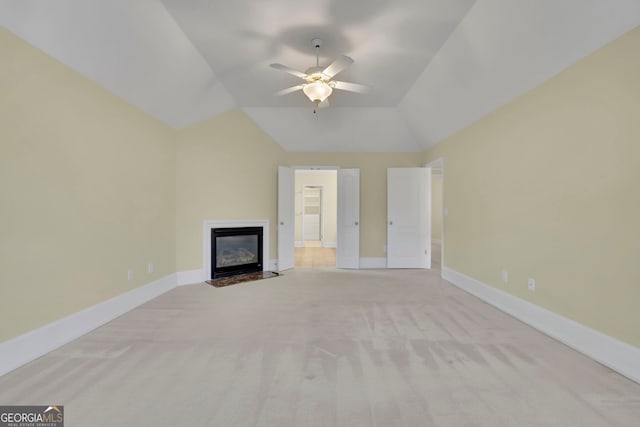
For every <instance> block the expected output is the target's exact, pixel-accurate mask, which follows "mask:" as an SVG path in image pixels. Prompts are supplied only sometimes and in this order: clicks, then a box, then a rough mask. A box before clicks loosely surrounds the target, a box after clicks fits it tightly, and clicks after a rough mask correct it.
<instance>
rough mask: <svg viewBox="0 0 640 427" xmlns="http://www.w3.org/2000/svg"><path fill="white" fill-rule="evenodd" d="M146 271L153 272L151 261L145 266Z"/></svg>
mask: <svg viewBox="0 0 640 427" xmlns="http://www.w3.org/2000/svg"><path fill="white" fill-rule="evenodd" d="M147 272H148V273H149V274H151V273H153V263H152V262H150V263H149V265H148V266H147Z"/></svg>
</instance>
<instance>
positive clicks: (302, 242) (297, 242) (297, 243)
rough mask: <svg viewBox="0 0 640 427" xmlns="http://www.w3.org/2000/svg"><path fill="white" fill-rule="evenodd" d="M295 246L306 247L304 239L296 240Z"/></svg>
mask: <svg viewBox="0 0 640 427" xmlns="http://www.w3.org/2000/svg"><path fill="white" fill-rule="evenodd" d="M294 246H295V247H296V248H304V240H296V241H295V243H294Z"/></svg>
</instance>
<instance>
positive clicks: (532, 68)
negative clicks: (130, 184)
mask: <svg viewBox="0 0 640 427" xmlns="http://www.w3.org/2000/svg"><path fill="white" fill-rule="evenodd" d="M0 24H1V25H3V26H4V27H6V28H8V29H9V30H11V31H12V32H14V33H15V34H17V35H18V36H20V37H22V38H23V39H25V40H27V41H28V42H30V43H32V44H33V45H35V46H38V47H39V48H40V49H42V50H43V51H45V52H47V53H48V54H50V55H52V56H53V57H55V58H57V59H59V60H60V61H62V62H63V63H65V64H67V65H69V66H70V67H72V68H74V69H75V70H77V71H78V72H80V73H82V74H83V75H85V76H87V77H88V78H90V79H92V80H94V81H96V82H97V83H99V84H101V85H102V86H104V87H105V88H107V89H108V90H110V91H111V92H113V93H115V94H117V95H118V96H120V97H122V98H124V99H125V100H127V101H128V102H130V103H132V104H134V105H136V106H138V107H139V108H141V109H142V110H144V111H146V112H147V113H149V114H150V115H152V116H153V117H155V118H157V119H159V120H161V121H163V122H165V123H167V124H168V125H170V126H172V127H174V128H181V127H184V126H188V125H190V124H193V123H196V122H199V121H201V120H205V119H208V118H211V117H215V116H217V115H219V114H221V113H223V112H225V111H228V110H231V109H235V108H241V109H242V110H244V111H245V112H246V113H247V114H248V115H249V116H250V117H251V118H252V119H253V120H254V121H255V122H256V123H257V124H258V125H259V126H260V127H262V128H263V129H264V131H265V132H267V133H268V134H269V135H271V136H272V137H273V138H274V139H275V140H276V141H277V142H278V143H279V144H280V145H281V146H282V147H283V148H284V149H286V150H289V151H345V152H346V151H355V152H357V151H421V150H424V149H426V148H428V147H430V146H432V145H434V144H436V143H438V142H440V141H442V140H443V139H444V138H446V137H448V136H450V135H451V134H453V133H455V132H457V131H458V130H460V129H462V128H464V127H466V126H467V125H469V124H470V123H472V122H473V121H475V120H477V119H478V118H480V117H482V116H483V115H485V114H487V113H489V112H491V111H492V110H494V109H496V108H498V107H500V106H501V105H504V104H505V103H507V102H509V101H510V100H512V99H513V98H515V97H517V96H519V95H521V94H522V93H524V92H526V91H527V90H529V89H531V88H533V87H535V86H536V85H538V84H540V83H542V82H543V81H545V80H546V79H548V78H550V77H552V76H553V75H554V74H556V73H558V72H559V71H561V70H563V69H564V68H566V67H568V66H569V65H571V64H573V63H575V62H576V61H578V60H579V59H581V58H583V57H585V56H586V55H588V54H589V53H591V52H593V51H595V50H597V49H598V48H600V47H602V46H603V45H605V44H606V43H608V42H610V41H612V40H613V39H615V38H616V37H618V36H620V35H621V34H623V33H625V32H627V31H629V30H631V29H633V28H635V27H636V26H638V25H640V1H638V0H537V1H530V0H476V1H474V0H349V1H347V0H316V1H303V0H298V1H291V0H260V1H255V0H252V1H249V0H164V1H160V0H137V1H128V0H111V1H104V0H56V1H41V0H22V1H15V0H0ZM316 37H319V38H321V39H322V40H323V46H322V48H321V50H320V63H321V65H328V64H329V63H330V62H331V61H332V60H333V59H334V58H336V57H337V56H338V55H348V56H350V57H352V58H353V59H354V60H355V63H354V64H353V65H352V66H351V67H349V68H348V69H347V70H345V71H343V72H342V73H340V74H338V76H337V78H338V79H339V80H344V81H349V82H356V83H362V84H366V85H368V86H370V87H371V91H370V92H369V93H367V94H358V93H350V92H342V91H337V90H336V91H334V94H332V95H331V97H330V101H331V107H329V108H327V109H322V110H320V111H319V114H317V115H314V114H313V105H312V104H311V102H310V101H309V100H308V99H307V98H306V97H305V96H304V94H302V93H301V92H294V93H291V94H288V95H285V96H280V97H276V96H274V93H275V92H277V91H278V90H280V89H284V88H286V87H290V86H294V85H297V84H299V82H300V81H299V80H298V79H297V78H296V77H295V76H292V75H290V74H286V73H283V72H279V71H277V70H274V69H271V68H270V67H269V64H270V63H273V62H278V63H282V64H285V65H287V66H290V67H291V68H294V69H298V70H301V71H304V70H306V69H307V68H308V67H309V66H312V65H314V63H315V52H314V49H313V46H312V44H311V40H312V39H313V38H316Z"/></svg>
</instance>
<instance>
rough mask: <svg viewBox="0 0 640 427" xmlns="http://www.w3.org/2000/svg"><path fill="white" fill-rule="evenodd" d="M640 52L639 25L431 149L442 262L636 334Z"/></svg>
mask: <svg viewBox="0 0 640 427" xmlns="http://www.w3.org/2000/svg"><path fill="white" fill-rule="evenodd" d="M638 52H640V29H636V30H634V31H632V32H630V33H628V34H626V35H625V36H623V37H621V38H620V39H618V40H617V41H614V42H613V43H611V44H610V45H608V46H606V47H604V48H603V49H601V50H599V51H598V52H596V53H594V54H593V55H591V56H589V57H587V58H586V59H584V60H582V61H580V62H579V63H577V64H576V65H574V66H572V67H570V68H569V69H567V70H566V71H564V72H562V73H561V74H559V75H557V76H556V77H554V78H552V79H551V80H549V81H547V82H546V83H544V84H543V85H541V86H539V87H537V88H535V89H534V90H532V91H530V92H529V93H527V94H525V95H524V96H522V97H520V98H519V99H517V100H515V101H513V102H511V103H510V104H508V105H506V106H505V107H503V108H501V109H499V110H498V111H495V112H494V113H492V114H490V115H488V116H486V117H485V118H483V119H481V120H479V121H478V122H476V123H475V124H473V125H472V126H469V127H468V128H467V129H465V130H463V131H461V132H459V133H458V134H456V135H454V136H453V137H451V138H449V139H448V140H447V141H445V142H443V143H442V144H440V145H438V146H436V147H435V148H434V149H432V150H430V151H429V152H428V153H427V156H426V158H425V160H426V161H428V160H432V159H435V158H438V157H444V159H445V166H446V170H445V190H444V191H445V197H446V206H447V207H448V209H449V215H448V216H447V218H446V221H445V226H446V228H445V236H446V245H445V257H444V260H445V265H446V266H448V267H450V268H453V269H455V270H457V271H460V272H462V273H464V274H467V275H469V276H471V277H474V278H476V279H478V280H481V281H483V282H485V283H487V284H489V285H492V286H495V287H497V288H500V289H502V290H504V291H507V292H509V293H511V294H513V295H516V296H518V297H520V298H523V299H526V300H529V301H531V302H533V303H535V304H538V305H540V306H542V307H545V308H547V309H549V310H552V311H554V312H556V313H559V314H561V315H563V316H566V317H569V318H571V319H574V320H576V321H578V322H580V323H582V324H585V325H587V326H590V327H592V328H594V329H596V330H599V331H602V332H604V333H606V334H609V335H611V336H614V337H616V338H618V339H621V340H623V341H626V342H627V343H629V344H632V345H635V346H640V327H639V326H638V325H640V310H639V309H638V302H639V301H640V263H639V262H638V257H639V256H640V225H639V224H640V220H639V218H640V191H639V190H638V183H640V120H639V118H640V79H639V78H638V76H640V55H638ZM502 269H506V270H508V272H509V283H508V284H507V285H504V284H501V282H500V271H501V270H502ZM528 277H532V278H535V279H536V285H537V289H536V291H535V293H531V292H528V291H527V286H526V283H527V278H528Z"/></svg>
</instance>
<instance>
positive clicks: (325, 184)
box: [295, 171, 338, 244]
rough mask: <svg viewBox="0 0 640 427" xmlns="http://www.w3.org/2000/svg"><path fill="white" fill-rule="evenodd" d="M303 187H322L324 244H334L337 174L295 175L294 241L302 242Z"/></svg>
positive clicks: (304, 173)
mask: <svg viewBox="0 0 640 427" xmlns="http://www.w3.org/2000/svg"><path fill="white" fill-rule="evenodd" d="M305 185H316V186H322V190H323V193H322V198H323V199H324V200H323V204H324V210H323V216H324V242H325V243H333V244H335V243H336V231H337V216H338V182H337V173H336V172H331V173H317V172H316V173H314V172H307V171H305V172H302V173H296V183H295V193H296V197H295V221H296V230H295V240H296V242H301V241H302V193H303V189H304V187H305Z"/></svg>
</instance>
